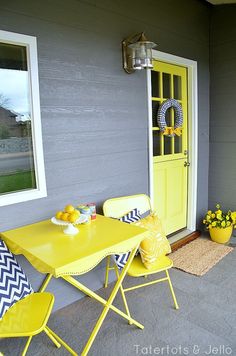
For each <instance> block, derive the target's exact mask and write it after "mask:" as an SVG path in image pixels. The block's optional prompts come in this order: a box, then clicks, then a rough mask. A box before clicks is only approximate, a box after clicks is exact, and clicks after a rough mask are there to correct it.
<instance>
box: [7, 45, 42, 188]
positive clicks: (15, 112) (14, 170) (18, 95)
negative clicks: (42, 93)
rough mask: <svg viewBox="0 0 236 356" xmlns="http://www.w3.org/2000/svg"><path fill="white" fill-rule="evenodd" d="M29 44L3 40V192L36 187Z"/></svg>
mask: <svg viewBox="0 0 236 356" xmlns="http://www.w3.org/2000/svg"><path fill="white" fill-rule="evenodd" d="M31 117H32V113H31V108H30V95H29V73H28V68H27V55H26V47H25V46H18V45H12V44H6V43H1V42H0V194H6V193H9V192H14V191H20V190H22V189H33V188H36V181H35V170H34V158H33V146H32V133H31Z"/></svg>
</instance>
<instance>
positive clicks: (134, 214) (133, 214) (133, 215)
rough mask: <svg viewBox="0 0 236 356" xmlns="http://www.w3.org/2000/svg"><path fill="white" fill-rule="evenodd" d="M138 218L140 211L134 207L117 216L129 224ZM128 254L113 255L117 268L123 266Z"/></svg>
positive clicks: (139, 217)
mask: <svg viewBox="0 0 236 356" xmlns="http://www.w3.org/2000/svg"><path fill="white" fill-rule="evenodd" d="M140 219H141V215H140V212H139V211H138V209H137V208H135V209H133V210H131V211H130V212H128V213H127V214H125V215H124V216H122V217H121V218H119V219H118V220H120V221H122V222H125V223H127V224H130V223H132V222H135V221H138V220H140ZM129 255H130V252H126V253H122V254H120V255H114V260H115V263H116V265H117V267H118V268H119V269H122V268H124V266H125V264H126V262H127V261H128V258H129Z"/></svg>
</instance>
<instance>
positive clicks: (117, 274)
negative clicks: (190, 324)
mask: <svg viewBox="0 0 236 356" xmlns="http://www.w3.org/2000/svg"><path fill="white" fill-rule="evenodd" d="M115 272H116V277H117V279H118V278H119V271H118V267H117V266H115ZM120 293H121V297H122V299H123V302H124V306H125V311H126V314H127V315H128V316H129V317H131V315H130V311H129V307H128V303H127V299H126V296H125V292H124V288H123V286H122V284H121V285H120ZM132 324H133V323H132V322H131V321H129V325H132Z"/></svg>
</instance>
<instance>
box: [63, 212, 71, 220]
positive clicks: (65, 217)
mask: <svg viewBox="0 0 236 356" xmlns="http://www.w3.org/2000/svg"><path fill="white" fill-rule="evenodd" d="M69 216H70V214H69V213H64V212H63V213H62V216H61V220H63V221H68V219H69Z"/></svg>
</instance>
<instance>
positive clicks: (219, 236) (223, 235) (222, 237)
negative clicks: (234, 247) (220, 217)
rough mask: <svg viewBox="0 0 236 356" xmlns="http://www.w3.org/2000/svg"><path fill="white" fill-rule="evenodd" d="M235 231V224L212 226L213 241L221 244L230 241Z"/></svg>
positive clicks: (210, 231) (210, 230)
mask: <svg viewBox="0 0 236 356" xmlns="http://www.w3.org/2000/svg"><path fill="white" fill-rule="evenodd" d="M232 232H233V226H232V225H231V226H228V227H225V228H219V227H211V228H210V229H209V233H210V236H211V239H212V241H215V242H218V243H219V244H225V243H226V242H228V241H229V239H230V237H231V235H232Z"/></svg>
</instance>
